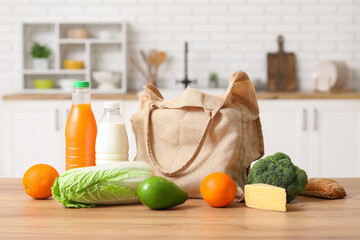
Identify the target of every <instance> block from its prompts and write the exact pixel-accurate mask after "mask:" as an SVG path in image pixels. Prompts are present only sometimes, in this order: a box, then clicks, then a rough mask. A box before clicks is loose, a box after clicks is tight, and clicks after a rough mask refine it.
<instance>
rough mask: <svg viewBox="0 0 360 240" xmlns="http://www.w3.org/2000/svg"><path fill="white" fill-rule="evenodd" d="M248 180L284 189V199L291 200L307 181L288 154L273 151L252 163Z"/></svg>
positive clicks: (302, 189)
mask: <svg viewBox="0 0 360 240" xmlns="http://www.w3.org/2000/svg"><path fill="white" fill-rule="evenodd" d="M248 182H249V183H250V184H252V183H265V184H271V185H274V186H277V187H282V188H285V189H286V201H287V202H291V201H292V200H294V199H295V198H296V197H297V195H298V194H299V193H301V192H302V191H304V189H305V186H306V184H307V182H308V180H307V175H306V172H305V171H304V170H302V169H300V168H298V167H297V166H295V165H294V164H293V163H292V162H291V159H290V157H289V156H288V155H286V154H284V153H281V152H279V153H275V154H274V155H270V156H267V157H266V158H264V159H261V160H259V161H258V162H257V163H255V164H254V166H253V168H252V169H251V171H250V173H249V176H248Z"/></svg>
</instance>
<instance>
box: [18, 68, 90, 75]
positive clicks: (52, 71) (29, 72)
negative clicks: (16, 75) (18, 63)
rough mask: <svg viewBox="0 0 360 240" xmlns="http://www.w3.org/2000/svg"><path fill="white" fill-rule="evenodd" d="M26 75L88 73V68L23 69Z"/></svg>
mask: <svg viewBox="0 0 360 240" xmlns="http://www.w3.org/2000/svg"><path fill="white" fill-rule="evenodd" d="M23 73H24V75H62V74H76V75H78V74H86V70H66V69H59V70H56V69H50V70H33V69H28V70H24V71H23Z"/></svg>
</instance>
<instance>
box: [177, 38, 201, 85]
mask: <svg viewBox="0 0 360 240" xmlns="http://www.w3.org/2000/svg"><path fill="white" fill-rule="evenodd" d="M187 59H188V42H185V77H184V79H183V80H176V83H182V84H184V87H185V89H186V88H187V87H188V85H189V84H190V83H196V80H190V79H188V60H187Z"/></svg>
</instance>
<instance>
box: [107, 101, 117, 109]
mask: <svg viewBox="0 0 360 240" xmlns="http://www.w3.org/2000/svg"><path fill="white" fill-rule="evenodd" d="M104 108H120V102H119V101H110V102H104Z"/></svg>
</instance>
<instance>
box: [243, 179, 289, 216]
mask: <svg viewBox="0 0 360 240" xmlns="http://www.w3.org/2000/svg"><path fill="white" fill-rule="evenodd" d="M245 203H246V206H247V207H251V208H258V209H265V210H274V211H283V212H285V211H286V191H285V189H284V188H280V187H276V186H273V185H268V184H262V183H257V184H248V185H245Z"/></svg>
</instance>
